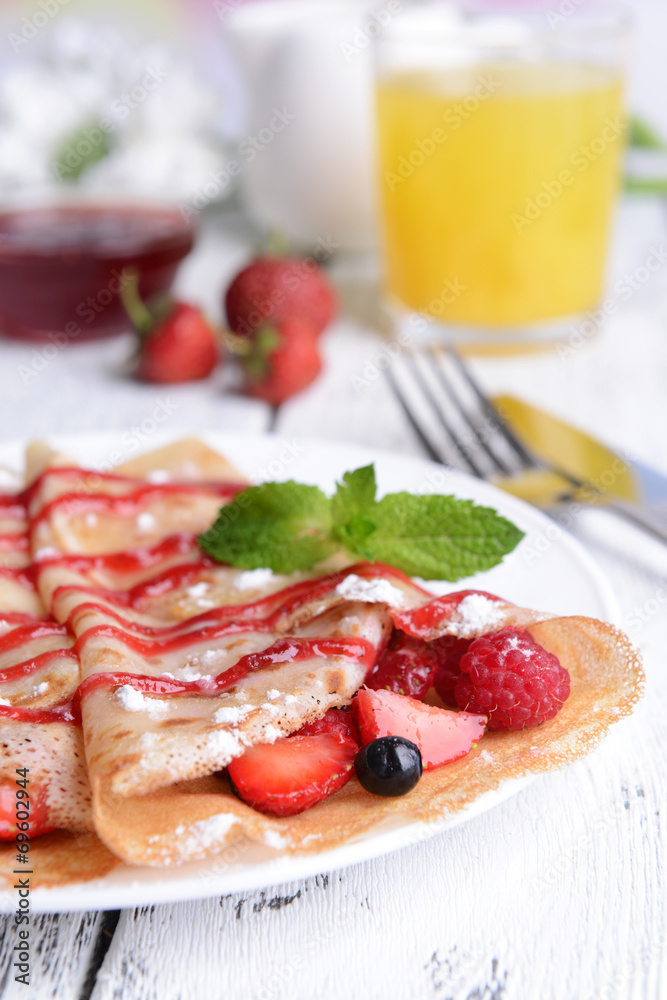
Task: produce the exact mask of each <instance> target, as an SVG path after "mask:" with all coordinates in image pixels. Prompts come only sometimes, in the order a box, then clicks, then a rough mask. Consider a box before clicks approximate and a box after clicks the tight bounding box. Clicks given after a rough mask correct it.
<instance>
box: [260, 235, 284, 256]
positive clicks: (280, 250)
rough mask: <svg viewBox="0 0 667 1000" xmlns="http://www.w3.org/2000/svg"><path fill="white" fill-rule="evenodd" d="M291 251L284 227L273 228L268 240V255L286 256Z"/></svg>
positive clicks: (266, 254) (266, 253)
mask: <svg viewBox="0 0 667 1000" xmlns="http://www.w3.org/2000/svg"><path fill="white" fill-rule="evenodd" d="M288 253H289V240H288V238H287V233H286V232H285V231H284V230H283V229H271V230H269V234H268V237H267V240H266V249H265V252H264V256H266V257H286V256H287V255H288Z"/></svg>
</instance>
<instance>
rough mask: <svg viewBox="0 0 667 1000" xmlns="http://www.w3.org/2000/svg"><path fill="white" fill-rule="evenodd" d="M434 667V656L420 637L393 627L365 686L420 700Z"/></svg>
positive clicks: (432, 677)
mask: <svg viewBox="0 0 667 1000" xmlns="http://www.w3.org/2000/svg"><path fill="white" fill-rule="evenodd" d="M437 669H438V660H437V658H436V655H435V653H434V651H433V650H432V649H431V647H430V645H429V644H428V643H426V642H424V641H423V639H413V638H412V637H411V636H409V635H405V634H404V633H403V632H399V631H398V629H395V630H394V632H393V634H392V636H391V639H390V640H389V645H388V646H387V648H386V649H385V651H384V652H383V653H382V655H381V656H380V659H379V660H378V662H377V663H376V665H375V667H374V668H373V670H372V671H371V673H370V674H369V676H368V679H367V681H366V684H367V686H368V687H369V688H372V690H373V691H379V690H380V689H381V688H386V689H387V690H388V691H395V692H396V693H397V694H407V695H409V696H410V697H411V698H418V699H419V701H422V699H423V698H424V695H425V694H426V692H427V691H428V689H429V688H430V687H433V680H434V678H435V675H436V672H437Z"/></svg>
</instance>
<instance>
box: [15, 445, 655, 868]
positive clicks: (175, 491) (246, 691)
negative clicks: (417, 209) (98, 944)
mask: <svg viewBox="0 0 667 1000" xmlns="http://www.w3.org/2000/svg"><path fill="white" fill-rule="evenodd" d="M44 460H45V459H44V455H42V456H40V463H41V464H42V466H43V465H44ZM47 462H48V468H47V469H46V470H45V471H44V472H43V473H42V475H41V476H40V477H39V478H38V479H37V480H36V487H35V489H34V490H33V491H32V494H31V496H30V498H29V519H30V525H31V545H32V551H33V554H34V559H35V563H36V568H35V575H36V579H37V587H38V590H39V593H40V595H41V598H42V600H43V601H44V604H45V606H46V607H47V608H49V610H50V612H51V613H52V614H53V616H54V618H55V619H56V620H57V622H59V623H61V624H63V625H66V626H67V628H68V629H69V630H70V631H71V633H72V634H73V636H75V637H76V646H75V649H76V652H77V653H78V656H79V659H80V664H81V686H80V688H79V692H78V695H77V698H78V702H79V703H80V712H81V718H82V722H83V734H84V741H85V754H86V761H87V771H88V775H89V778H90V787H91V790H92V815H93V821H94V826H95V829H96V831H97V834H98V836H99V837H100V838H101V840H102V841H103V842H104V844H105V845H107V847H108V848H110V849H111V851H113V852H114V854H115V855H117V856H118V857H120V858H122V859H123V860H124V861H126V862H128V863H131V864H142V863H144V864H152V865H166V864H171V863H178V862H181V861H184V860H189V859H193V858H200V857H204V856H207V855H208V854H211V853H214V852H215V851H217V850H220V849H221V848H222V847H224V846H225V845H226V844H227V843H228V842H229V841H230V840H233V839H234V838H236V837H241V836H243V837H249V838H251V839H254V840H258V841H260V842H262V843H264V844H267V845H269V846H272V847H275V848H276V849H280V850H317V849H323V848H325V847H332V846H335V845H337V844H340V843H342V842H343V841H346V840H349V839H350V838H352V837H355V836H358V835H360V834H362V833H364V832H365V831H367V830H368V829H370V828H371V827H373V826H375V825H376V824H378V823H380V822H381V821H383V820H385V819H390V818H391V817H396V816H404V817H410V818H414V819H420V820H426V821H432V820H437V819H441V818H443V817H445V816H447V815H449V814H451V813H452V812H454V811H456V810H457V809H460V808H463V807H464V806H466V805H468V804H470V803H471V802H473V801H474V800H475V799H476V798H477V797H478V796H479V795H481V794H483V793H484V792H486V791H490V790H492V789H494V788H496V787H498V785H499V784H500V783H501V781H503V780H505V779H507V778H509V777H514V776H516V777H518V776H523V775H525V774H528V773H534V772H537V771H541V770H548V769H550V768H553V767H557V766H561V765H563V764H566V763H568V762H570V761H572V760H574V759H576V758H577V757H579V756H581V755H583V754H585V753H586V752H587V751H588V750H589V749H591V748H592V746H594V745H595V743H596V742H597V741H598V740H599V739H600V738H601V736H602V735H603V734H604V732H605V731H606V729H607V728H608V727H609V725H610V724H611V723H612V722H614V721H616V720H617V719H618V718H620V717H621V716H622V715H625V714H627V713H628V712H630V711H631V708H632V705H633V704H634V702H635V701H636V699H637V697H638V695H639V692H640V688H641V682H642V673H641V667H640V665H639V662H638V658H637V655H636V653H635V652H634V651H633V650H632V648H631V647H630V646H629V644H628V642H627V640H626V639H625V637H623V636H622V635H621V633H619V632H617V630H615V629H613V628H612V627H611V626H608V625H605V624H603V623H601V622H596V621H593V620H590V619H583V618H564V619H559V618H553V617H552V616H550V615H549V614H545V613H538V612H532V611H528V610H525V609H520V608H515V607H513V606H512V605H510V604H508V603H507V602H504V601H500V600H497V599H495V598H492V597H488V598H482V604H481V605H480V601H479V598H477V603H475V600H474V599H473V600H472V602H471V600H470V599H468V600H467V601H466V593H465V592H463V593H462V594H459V595H457V596H456V597H452V596H448V597H444V598H437V599H434V598H433V595H432V594H430V593H429V592H428V591H426V590H424V589H423V588H421V587H418V586H416V585H415V584H414V583H413V582H412V581H410V580H409V579H408V578H407V577H405V576H404V575H403V574H402V573H400V572H399V571H397V570H395V569H394V568H392V567H386V566H382V565H378V564H367V563H364V564H358V565H355V566H349V565H347V566H332V567H331V570H332V571H331V572H330V573H328V574H326V575H324V576H322V575H319V576H314V575H311V576H310V577H308V576H306V575H304V574H295V575H293V576H291V577H289V578H285V577H277V576H274V575H273V574H270V573H268V572H267V571H263V570H255V571H250V572H244V571H241V570H237V569H233V568H230V567H227V566H221V565H218V564H215V563H214V562H212V561H211V560H210V559H209V558H208V557H207V556H204V555H203V554H202V553H201V551H200V550H199V549H198V547H197V545H196V535H197V533H199V532H200V531H202V530H203V529H205V528H207V527H209V525H210V524H211V523H212V522H213V520H214V519H215V516H216V514H217V512H218V509H219V507H220V506H221V504H223V503H225V502H227V501H228V500H229V499H231V498H232V497H233V496H234V494H235V492H236V491H237V490H238V489H239V488H242V486H243V479H242V477H241V476H240V475H239V474H238V473H237V472H236V471H235V470H233V469H232V468H231V467H230V466H229V464H228V463H227V462H226V461H225V460H224V459H221V458H220V457H219V456H217V455H216V454H215V453H214V452H211V451H210V450H209V449H208V448H206V446H205V445H202V444H201V443H200V442H194V441H186V442H180V443H178V444H177V445H172V446H169V447H168V448H167V449H162V450H161V451H160V452H157V453H154V454H152V455H148V456H143V457H142V458H141V459H140V460H137V461H135V462H134V463H132V465H126V466H125V467H120V468H118V469H116V470H115V472H114V473H113V474H101V473H94V472H90V471H87V470H82V469H77V468H76V467H75V466H73V465H72V464H71V463H68V462H66V461H65V460H64V459H62V457H59V456H53V455H51V456H48V457H47ZM471 608H472V611H471ZM480 609H481V613H480ZM394 625H396V626H398V627H399V628H401V629H403V630H405V631H407V632H408V633H410V634H413V635H416V636H420V637H422V638H426V639H429V640H430V639H433V638H436V637H437V636H439V635H444V634H453V635H459V636H469V637H471V638H472V637H474V636H475V635H478V634H482V633H484V632H489V631H495V630H497V629H499V628H502V627H504V626H506V625H516V626H521V627H527V628H529V629H530V632H531V634H532V635H533V636H534V638H535V639H536V640H537V641H538V642H540V643H541V644H542V645H544V646H545V647H546V648H547V649H549V650H551V651H552V652H554V653H555V654H556V655H557V656H559V659H560V660H561V662H562V663H563V665H564V666H565V667H567V669H568V670H569V671H570V675H571V681H572V692H571V695H570V698H569V699H568V701H567V702H566V703H565V705H564V707H563V709H562V710H561V712H560V713H559V714H558V715H557V716H556V718H555V719H553V720H551V721H550V722H549V723H546V724H545V725H543V726H541V727H539V728H538V729H530V730H526V731H522V732H518V733H488V734H487V735H485V736H484V738H483V740H482V741H481V743H480V745H479V746H478V747H477V748H476V749H473V750H472V751H471V752H470V754H469V755H468V756H467V757H465V758H463V759H462V760H460V761H457V762H455V763H453V764H449V765H446V766H444V767H440V768H436V769H434V770H433V771H429V772H427V773H425V774H424V776H423V777H422V779H421V781H420V782H419V784H418V785H417V786H416V788H415V789H414V790H413V791H412V792H411V793H409V794H408V795H406V796H404V797H402V798H400V799H381V798H378V797H376V796H372V795H370V794H369V793H367V792H365V791H364V790H363V789H362V788H361V786H360V785H359V784H358V782H357V781H356V779H355V778H352V779H351V780H350V781H349V782H348V784H347V785H346V786H345V787H344V788H343V789H341V790H340V791H338V792H337V793H336V794H335V795H333V796H331V797H330V798H328V799H326V800H325V801H323V802H321V803H319V804H318V805H317V806H315V807H313V808H311V809H308V810H306V811H305V812H303V813H301V814H299V815H296V816H291V817H284V818H279V819H278V818H273V817H269V816H265V815H262V814H261V813H259V812H257V811H255V810H253V809H252V808H250V807H249V806H247V805H246V804H245V803H243V802H241V801H239V800H238V799H237V798H236V797H235V796H234V795H233V794H232V792H231V789H230V787H229V784H228V782H227V781H226V779H225V778H224V777H223V776H222V774H221V772H222V770H223V769H224V767H225V766H226V765H227V764H228V763H229V762H230V760H232V759H233V758H234V757H236V756H238V755H239V754H241V753H243V752H244V750H245V749H246V747H249V746H252V745H255V744H257V743H266V742H272V741H273V740H275V739H277V738H280V737H281V736H285V735H289V734H290V733H292V732H295V731H296V730H298V729H299V728H300V727H301V726H302V725H303V724H304V723H306V722H309V721H311V720H312V719H315V718H321V717H322V716H323V715H324V714H325V712H326V711H327V709H328V708H330V707H334V706H341V705H345V704H347V703H349V701H350V700H351V698H352V697H353V695H354V694H355V692H356V691H357V690H358V688H359V687H360V686H361V685H362V684H363V682H364V678H365V676H366V673H367V671H368V670H369V669H370V668H371V667H372V665H373V663H374V662H375V660H376V658H377V656H378V654H379V652H380V651H381V649H382V648H383V647H384V643H385V641H386V638H387V636H388V634H389V631H390V630H391V628H392V627H393V626H394ZM42 728H45V727H42ZM64 877H66V876H64Z"/></svg>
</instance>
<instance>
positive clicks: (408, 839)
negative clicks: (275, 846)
mask: <svg viewBox="0 0 667 1000" xmlns="http://www.w3.org/2000/svg"><path fill="white" fill-rule="evenodd" d="M151 430H154V429H151ZM196 433H197V432H195V434H196ZM198 436H200V437H203V438H204V439H205V440H206V441H208V442H209V444H211V445H212V447H214V448H216V449H218V450H219V451H221V452H222V453H223V454H224V455H226V456H227V457H228V458H229V459H230V460H231V461H232V462H233V463H234V464H235V465H236V466H237V467H238V468H239V469H240V470H241V471H242V472H244V473H245V474H246V475H247V476H248V477H249V478H250V479H251V480H253V481H259V480H266V479H296V480H298V481H301V482H306V483H314V484H316V485H318V486H320V487H321V488H322V489H324V490H326V491H331V490H332V489H333V487H334V484H335V482H336V480H337V479H338V478H339V477H340V476H341V475H342V474H343V473H344V472H346V471H348V470H350V469H356V468H358V467H359V466H361V465H367V464H368V463H370V462H375V465H376V470H377V476H378V484H379V488H380V491H381V492H393V491H396V490H409V491H412V492H416V493H419V492H422V493H455V494H456V495H457V496H460V497H465V498H468V499H471V500H475V501H476V502H478V503H482V504H486V505H488V506H492V507H495V508H496V509H497V510H498V511H500V513H501V514H504V515H505V516H506V517H508V518H509V519H510V520H512V521H514V522H515V524H517V525H519V527H521V528H522V529H523V531H525V533H526V537H525V538H524V539H523V540H522V542H521V543H520V545H519V546H518V547H517V549H516V550H515V551H514V552H513V553H511V554H510V555H509V556H508V557H507V558H506V559H505V560H504V562H503V563H502V564H501V565H500V566H496V567H495V568H494V569H492V570H490V571H489V572H488V573H484V574H482V575H480V576H478V577H469V578H467V579H466V580H465V581H459V582H457V583H456V584H447V585H441V586H438V587H436V586H435V585H433V584H429V587H430V588H431V589H433V590H436V589H437V591H438V593H445V592H447V591H449V590H459V589H462V588H463V587H476V586H480V587H481V588H482V589H484V590H488V591H490V592H492V593H497V594H501V595H502V596H503V597H506V598H507V599H508V600H510V601H513V602H515V603H516V604H519V605H522V606H524V607H529V608H536V609H539V610H545V611H552V612H555V613H557V614H562V615H567V614H581V615H590V616H592V617H594V618H602V619H606V620H612V621H613V620H615V619H616V618H617V617H618V609H617V605H616V601H615V598H614V595H613V593H612V591H611V589H610V587H609V585H608V584H607V582H606V580H605V578H604V577H603V576H602V574H601V572H600V570H599V569H598V568H597V567H596V566H595V564H594V562H593V561H592V560H591V558H590V557H589V556H588V555H587V553H586V552H585V551H584V549H583V548H582V547H581V546H580V545H579V543H578V542H576V541H575V540H574V539H573V538H571V537H570V536H569V535H567V534H566V533H565V532H564V531H562V529H560V528H559V527H558V526H557V525H556V524H555V523H554V522H553V521H551V520H549V519H548V518H547V517H545V515H543V514H542V513H540V512H539V511H538V510H536V509H535V508H533V507H529V506H528V505H527V504H524V503H523V502H522V501H520V500H517V499H516V498H514V497H512V496H509V495H508V494H506V493H502V492H500V491H499V490H497V489H496V488H495V487H493V486H490V485H488V484H487V483H482V482H480V481H478V480H476V479H472V478H470V477H468V476H466V475H463V474H462V473H458V472H453V471H451V470H448V469H445V468H443V467H442V466H440V465H437V464H435V463H434V462H428V461H425V460H422V459H414V458H406V457H405V456H403V455H393V454H390V453H388V452H382V451H375V450H372V449H369V448H360V447H357V446H352V445H342V444H341V445H333V444H328V443H321V442H310V441H306V440H300V439H299V440H295V439H289V440H287V439H282V438H279V437H273V436H268V435H267V436H262V437H258V436H253V437H244V436H240V435H227V434H218V433H206V434H201V433H199V434H198ZM168 440H169V437H168V436H167V435H161V434H157V433H154V432H153V433H151V431H150V430H149V429H145V430H141V433H140V434H136V433H132V434H129V433H128V434H125V435H109V434H104V435H94V436H93V435H87V436H81V437H58V438H54V439H53V442H52V443H53V444H55V445H57V446H58V447H60V448H62V449H63V450H65V451H67V452H68V453H69V454H70V455H72V456H73V457H74V458H75V459H77V461H79V462H81V463H82V464H88V465H99V466H102V467H104V466H108V465H109V464H111V463H115V462H120V461H123V460H126V459H129V458H131V457H132V456H133V454H138V453H139V452H140V451H147V450H149V449H152V448H154V447H158V446H159V445H161V444H164V443H165V442H166V441H168ZM22 454H23V446H22V444H21V443H19V442H16V443H12V444H6V445H2V446H0V465H5V466H6V465H11V466H13V467H15V468H17V469H20V468H21V466H22ZM531 780H533V779H532V778H529V779H525V778H522V779H519V780H512V781H507V782H505V784H503V785H502V786H501V787H500V788H499V789H497V790H496V791H494V792H490V793H487V794H486V795H484V796H482V797H480V798H479V799H478V800H477V801H476V802H475V803H474V804H473V806H472V807H471V808H469V809H467V810H466V811H464V812H460V813H457V814H456V815H454V816H452V817H446V818H444V819H443V820H442V821H441V822H439V823H435V824H428V825H427V824H423V823H415V822H410V821H407V820H405V819H401V820H398V821H394V822H392V823H391V824H390V825H387V824H383V825H382V827H377V828H376V829H375V830H374V831H371V832H368V833H366V834H364V835H363V836H361V837H359V838H357V839H355V840H353V841H351V842H350V843H347V844H345V845H343V846H342V847H338V848H336V849H335V850H330V851H324V852H321V853H318V854H295V855H289V856H284V855H280V854H278V853H277V852H275V851H273V850H271V849H270V848H267V847H264V846H262V845H258V844H249V845H247V846H245V845H243V846H242V847H240V848H238V847H234V846H230V847H229V848H227V849H226V851H223V852H222V854H220V855H217V856H216V857H214V858H211V859H209V860H206V861H198V862H192V863H190V864H187V865H182V866H180V867H178V868H174V869H167V870H159V869H155V868H130V867H123V868H120V869H118V870H116V871H113V872H111V873H110V874H109V875H107V876H106V877H105V878H102V879H96V880H94V881H91V882H83V883H80V884H75V885H68V886H66V887H65V888H55V889H37V890H35V891H34V892H33V893H32V895H31V906H32V909H33V911H34V912H54V911H59V912H66V911H74V910H99V909H104V910H109V909H118V908H121V907H128V906H143V905H147V904H151V903H168V902H176V901H178V900H185V899H201V898H204V897H207V896H216V895H220V894H222V893H228V892H236V891H241V890H243V891H246V890H250V889H259V888H265V887H266V886H269V885H275V884H278V883H280V882H286V881H288V880H291V879H295V878H305V877H306V876H309V875H314V874H316V873H318V872H322V871H329V870H331V869H334V868H340V867H343V866H345V865H350V864H353V863H355V862H358V861H364V860H367V859H369V858H374V857H378V856H379V855H381V854H385V853H387V852H389V851H393V850H396V849H397V848H399V847H404V846H406V845H408V844H416V843H418V842H420V841H423V840H425V839H427V838H428V837H431V836H433V835H434V834H435V833H437V832H439V831H441V830H444V829H450V828H451V827H453V826H455V825H456V824H458V823H460V822H462V821H463V820H467V819H470V818H472V817H473V816H476V815H479V814H480V813H482V812H485V811H486V810H487V809H490V808H492V807H493V806H495V805H497V804H498V803H499V802H502V801H503V800H504V799H506V798H508V797H509V796H510V795H513V794H515V792H517V791H518V790H519V789H520V788H522V787H524V786H525V785H526V784H527V783H528V782H529V781H531ZM11 895H12V894H11V893H4V894H3V896H4V897H5V898H4V899H3V900H2V902H3V903H4V905H5V906H6V907H7V909H8V910H12V909H14V908H15V902H16V901H15V900H14V899H13V898H11V899H10V898H9V896H11Z"/></svg>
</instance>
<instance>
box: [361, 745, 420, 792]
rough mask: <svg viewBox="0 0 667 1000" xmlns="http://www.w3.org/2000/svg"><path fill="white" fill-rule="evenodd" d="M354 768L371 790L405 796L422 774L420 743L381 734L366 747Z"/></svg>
mask: <svg viewBox="0 0 667 1000" xmlns="http://www.w3.org/2000/svg"><path fill="white" fill-rule="evenodd" d="M354 767H355V770H356V772H357V777H358V778H359V781H360V782H361V784H362V785H363V786H364V788H365V789H366V791H367V792H372V793H373V795H405V794H406V792H409V791H410V790H411V789H412V788H414V787H415V785H416V784H417V782H418V781H419V779H420V778H421V776H422V755H421V751H420V749H419V747H418V746H416V745H415V744H414V743H411V742H410V740H406V739H403V737H402V736H381V737H380V739H378V740H373V741H372V742H371V743H367V744H366V746H365V747H362V749H361V750H360V751H359V753H358V754H357V756H356V759H355V762H354Z"/></svg>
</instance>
